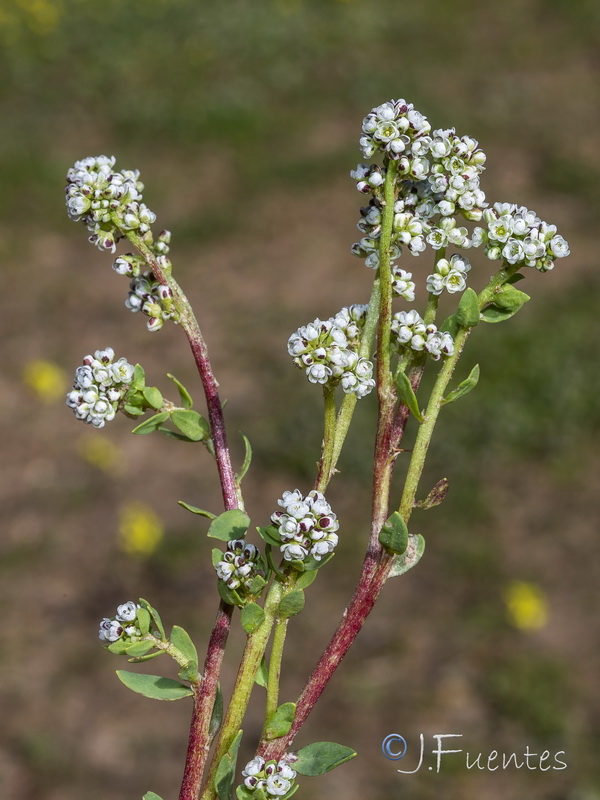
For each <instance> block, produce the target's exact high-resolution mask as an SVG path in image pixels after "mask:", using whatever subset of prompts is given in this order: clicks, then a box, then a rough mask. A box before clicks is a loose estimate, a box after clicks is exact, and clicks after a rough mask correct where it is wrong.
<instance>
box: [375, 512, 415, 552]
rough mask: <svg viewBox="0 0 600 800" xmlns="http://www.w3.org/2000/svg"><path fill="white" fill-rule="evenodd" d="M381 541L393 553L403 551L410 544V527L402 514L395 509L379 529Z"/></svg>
mask: <svg viewBox="0 0 600 800" xmlns="http://www.w3.org/2000/svg"><path fill="white" fill-rule="evenodd" d="M379 542H380V543H381V544H382V545H383V546H384V547H385V548H386V549H387V550H391V552H392V553H403V552H404V551H405V550H406V548H407V546H408V528H407V527H406V522H404V519H403V518H402V514H400V513H399V512H398V511H394V513H393V514H392V516H391V517H390V518H389V519H388V520H387V521H386V522H384V523H383V525H382V527H381V530H380V531H379Z"/></svg>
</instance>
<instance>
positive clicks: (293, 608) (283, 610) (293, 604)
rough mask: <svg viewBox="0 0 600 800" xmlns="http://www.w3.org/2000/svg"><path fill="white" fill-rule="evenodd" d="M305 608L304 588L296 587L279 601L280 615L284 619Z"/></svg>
mask: <svg viewBox="0 0 600 800" xmlns="http://www.w3.org/2000/svg"><path fill="white" fill-rule="evenodd" d="M303 608H304V592H303V591H302V589H294V591H293V592H290V593H289V594H286V595H285V596H284V597H282V598H281V602H280V603H279V612H278V613H279V616H280V617H281V618H282V619H287V618H288V617H295V616H296V614H299V613H300V612H301V611H302V609H303Z"/></svg>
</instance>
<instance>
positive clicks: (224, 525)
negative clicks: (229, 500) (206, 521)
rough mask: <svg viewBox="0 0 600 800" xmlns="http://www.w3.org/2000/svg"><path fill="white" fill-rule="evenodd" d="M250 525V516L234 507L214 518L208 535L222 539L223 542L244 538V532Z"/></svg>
mask: <svg viewBox="0 0 600 800" xmlns="http://www.w3.org/2000/svg"><path fill="white" fill-rule="evenodd" d="M248 525H250V517H249V516H248V515H247V514H244V512H243V511H240V509H239V508H234V509H232V510H231V511H224V512H223V513H222V514H219V516H218V517H217V518H216V519H214V520H213V521H212V522H211V524H210V527H209V529H208V536H210V538H211V539H220V540H221V541H222V542H230V541H232V540H233V539H243V538H244V534H245V533H246V531H247V530H248Z"/></svg>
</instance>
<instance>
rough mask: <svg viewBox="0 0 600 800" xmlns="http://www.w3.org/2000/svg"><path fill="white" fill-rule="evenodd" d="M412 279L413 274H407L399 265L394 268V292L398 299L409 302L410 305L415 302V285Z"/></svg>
mask: <svg viewBox="0 0 600 800" xmlns="http://www.w3.org/2000/svg"><path fill="white" fill-rule="evenodd" d="M411 279H412V272H406V271H405V270H403V269H400V268H399V267H398V266H397V265H394V266H393V268H392V291H393V293H394V294H395V295H396V296H397V297H402V298H404V300H408V302H409V303H414V301H415V283H414V281H413V280H411Z"/></svg>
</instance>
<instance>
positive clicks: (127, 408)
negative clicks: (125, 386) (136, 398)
mask: <svg viewBox="0 0 600 800" xmlns="http://www.w3.org/2000/svg"><path fill="white" fill-rule="evenodd" d="M123 411H124V412H125V413H126V414H129V415H130V416H132V417H141V416H142V414H143V413H144V409H143V408H139V407H138V406H132V405H131V403H125V405H124V406H123Z"/></svg>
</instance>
